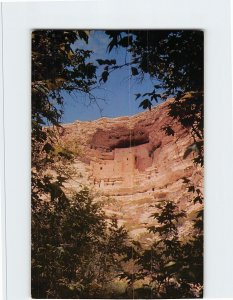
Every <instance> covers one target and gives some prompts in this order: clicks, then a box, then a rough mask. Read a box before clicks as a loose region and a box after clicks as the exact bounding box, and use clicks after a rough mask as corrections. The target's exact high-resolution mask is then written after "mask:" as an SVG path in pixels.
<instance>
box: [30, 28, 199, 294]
mask: <svg viewBox="0 0 233 300" xmlns="http://www.w3.org/2000/svg"><path fill="white" fill-rule="evenodd" d="M106 35H107V36H108V37H109V47H108V50H109V51H111V50H112V49H113V47H125V48H126V49H127V51H129V52H130V53H131V55H132V61H131V63H128V64H127V65H126V66H119V65H118V64H117V62H116V61H114V60H113V61H108V60H105V59H104V58H103V60H98V61H97V62H96V65H94V64H92V63H89V62H88V58H89V56H90V55H91V52H90V51H87V50H82V49H76V50H74V49H73V48H72V45H73V44H74V42H75V41H76V40H77V39H83V40H84V41H85V42H86V43H88V34H87V32H85V31H81V30H79V31H54V30H44V31H35V32H33V34H32V296H33V297H34V298H189V297H201V296H202V286H203V211H202V210H200V211H198V212H197V215H196V217H195V218H194V220H193V221H192V231H191V232H190V236H189V237H188V239H187V240H185V241H182V240H180V239H179V235H178V229H179V226H180V224H182V222H184V221H185V220H186V216H185V212H183V211H180V210H179V208H178V207H177V206H176V205H175V204H174V203H173V202H172V199H169V200H167V199H164V200H163V201H161V202H159V203H156V204H155V206H156V207H155V210H156V213H154V214H153V215H152V216H151V217H152V218H154V219H155V220H157V224H158V225H157V226H156V227H155V226H153V227H149V228H147V229H148V231H149V232H152V233H153V234H154V240H153V241H152V244H151V246H150V247H149V246H148V247H147V248H146V249H145V248H143V247H142V245H140V243H139V242H136V241H133V240H131V239H129V237H128V234H127V232H126V230H125V229H124V228H123V227H119V226H118V224H117V220H115V219H113V220H111V221H109V220H107V219H106V216H105V214H104V212H103V211H102V209H101V207H100V206H99V205H98V204H97V203H96V202H95V201H94V197H95V195H92V194H91V193H90V191H89V190H88V189H87V188H84V189H82V190H81V191H80V192H78V193H76V194H72V195H71V194H70V193H67V192H66V191H65V189H64V183H65V182H66V181H67V180H68V179H69V178H70V177H71V176H72V172H71V170H70V164H71V162H72V160H73V156H74V155H73V152H72V151H70V150H68V149H65V148H64V147H60V148H59V147H57V136H58V135H59V128H60V127H61V125H60V124H59V120H60V118H61V116H62V113H63V104H64V99H63V98H62V93H61V92H62V91H63V90H66V91H68V92H71V91H73V90H76V91H78V92H80V93H85V94H88V95H89V96H90V97H91V98H92V97H93V96H92V94H91V91H92V89H93V88H94V87H95V85H96V82H99V81H100V82H101V83H103V84H104V82H106V81H107V80H108V77H109V76H110V74H111V72H113V71H114V70H115V69H117V68H122V67H130V68H131V73H132V76H133V77H136V78H139V79H140V78H141V79H142V78H143V76H144V74H146V73H148V74H149V75H150V76H151V78H154V79H155V78H156V79H157V80H158V81H159V83H157V84H156V85H155V86H154V90H153V91H148V93H146V94H143V95H141V94H140V93H139V94H137V95H136V98H137V99H140V101H141V102H140V104H139V105H140V106H142V107H143V108H145V109H146V108H149V109H150V108H151V106H152V105H153V102H155V101H158V100H159V99H164V100H166V99H167V97H169V96H173V97H174V98H175V101H174V103H172V104H171V106H170V115H171V116H172V117H173V118H174V119H176V120H178V121H179V122H181V123H182V124H183V125H184V126H185V127H186V128H188V129H189V130H190V132H191V134H192V136H193V144H192V145H190V147H189V148H188V149H184V159H185V158H186V157H187V156H188V155H189V154H190V153H191V152H193V151H194V152H195V158H194V163H195V164H198V165H201V166H202V165H203V33H202V32H200V31H153V32H152V31H151V32H147V31H133V32H130V31H107V32H106ZM98 67H101V68H103V73H102V77H101V78H100V79H99V78H97V76H96V70H97V68H98ZM45 123H46V124H47V123H49V124H51V126H53V129H49V130H45V129H44V128H43V125H44V124H45ZM163 129H164V130H165V132H166V133H167V134H169V135H175V132H174V130H173V128H172V124H167V126H166V127H165V128H163ZM48 170H52V171H53V172H50V173H49V172H48ZM51 174H56V175H51ZM184 182H185V183H186V184H187V189H188V190H189V192H190V198H191V199H193V205H195V204H196V203H197V202H200V203H202V201H203V196H202V194H201V192H200V190H199V189H198V188H197V187H195V186H194V185H193V184H192V182H190V180H189V179H187V178H184Z"/></svg>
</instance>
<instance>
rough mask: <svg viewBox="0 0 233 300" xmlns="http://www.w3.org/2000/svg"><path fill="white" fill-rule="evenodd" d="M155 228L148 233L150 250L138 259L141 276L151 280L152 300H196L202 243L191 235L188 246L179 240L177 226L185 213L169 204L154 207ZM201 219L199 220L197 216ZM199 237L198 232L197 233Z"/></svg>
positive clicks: (168, 202)
mask: <svg viewBox="0 0 233 300" xmlns="http://www.w3.org/2000/svg"><path fill="white" fill-rule="evenodd" d="M155 208H156V213H154V214H152V217H153V218H154V219H155V220H157V224H158V225H156V226H150V227H148V231H150V232H153V233H154V234H155V235H156V237H157V238H156V239H155V242H154V243H153V245H152V246H151V248H150V249H148V250H145V252H144V253H143V255H142V256H141V258H140V262H141V264H142V266H143V270H144V272H143V274H144V276H145V277H149V278H150V285H151V289H152V295H153V297H154V298H196V297H201V296H202V288H201V287H202V283H203V269H202V268H203V261H202V260H203V253H202V250H203V249H202V247H203V244H202V241H201V239H199V237H198V238H197V236H195V235H196V234H197V232H196V231H195V229H196V226H197V223H196V221H195V222H194V226H193V229H194V232H193V234H192V235H191V236H190V239H189V241H188V242H184V241H182V240H181V239H180V237H179V234H178V233H179V224H180V222H181V220H182V219H184V218H185V217H186V214H185V212H184V211H179V209H178V207H177V206H176V205H175V204H174V203H173V202H171V201H163V202H161V203H159V204H158V205H155ZM199 217H200V216H199ZM199 233H200V232H199Z"/></svg>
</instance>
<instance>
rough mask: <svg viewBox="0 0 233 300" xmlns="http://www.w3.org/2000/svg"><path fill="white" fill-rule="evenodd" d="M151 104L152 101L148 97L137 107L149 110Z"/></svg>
mask: <svg viewBox="0 0 233 300" xmlns="http://www.w3.org/2000/svg"><path fill="white" fill-rule="evenodd" d="M151 106H152V103H151V101H150V100H149V99H145V100H143V101H142V102H141V103H140V104H139V107H142V108H143V109H147V108H149V109H150V110H151Z"/></svg>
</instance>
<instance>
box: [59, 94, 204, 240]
mask: <svg viewBox="0 0 233 300" xmlns="http://www.w3.org/2000/svg"><path fill="white" fill-rule="evenodd" d="M171 101H173V100H172V99H171V100H168V101H166V102H165V103H163V104H161V105H159V106H157V107H155V108H153V109H152V110H151V111H147V112H143V113H140V114H137V115H135V116H130V117H119V118H113V119H110V118H101V119H99V120H96V121H92V122H80V121H76V122H74V123H72V124H67V125H64V129H63V133H62V141H63V143H64V144H67V145H69V144H72V143H75V144H77V145H78V149H79V151H78V154H77V157H76V159H75V161H74V164H73V168H74V171H75V176H74V178H73V180H72V181H70V182H69V184H68V185H69V187H71V188H73V189H74V190H78V189H80V184H81V185H87V186H88V187H89V188H90V189H91V190H93V192H94V193H96V195H97V196H96V199H98V201H102V203H103V205H104V209H105V211H106V213H107V215H108V216H113V215H116V216H117V218H118V220H119V222H120V223H121V224H124V225H125V226H126V227H127V228H128V229H129V231H130V234H131V235H132V236H133V237H134V238H138V239H140V240H145V241H146V240H149V239H150V235H149V234H148V233H147V231H146V229H145V224H152V223H153V222H154V221H153V219H151V218H150V215H151V213H152V212H154V208H152V207H151V206H152V205H153V204H155V203H156V202H158V201H161V200H172V201H174V202H176V203H177V204H178V205H179V207H180V209H184V210H185V211H186V212H187V214H188V216H190V220H191V219H192V216H193V214H194V210H196V209H197V208H198V205H196V206H195V208H194V206H193V202H192V194H191V193H190V192H188V191H187V184H186V183H184V182H183V178H184V177H186V178H188V179H190V180H191V181H192V182H193V183H194V184H195V186H199V188H200V189H201V188H202V179H203V174H202V170H201V169H200V168H198V167H197V166H195V165H194V163H193V161H192V159H193V154H190V155H189V156H188V157H187V158H186V159H183V154H184V151H185V149H186V148H187V147H188V146H189V145H190V144H192V143H193V140H192V138H191V135H190V134H189V132H188V131H187V130H186V129H185V128H183V127H181V125H180V124H179V123H178V122H174V120H171V118H170V117H169V116H168V104H169V102H171ZM170 123H171V124H172V128H173V130H174V132H175V134H174V136H173V135H170V136H168V135H166V133H165V131H164V130H163V129H162V128H163V127H164V126H166V125H168V124H170ZM188 228H189V225H188V223H187V224H186V225H185V226H182V227H181V228H180V234H182V235H185V234H187V233H188Z"/></svg>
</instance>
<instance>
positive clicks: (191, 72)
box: [106, 30, 204, 165]
mask: <svg viewBox="0 0 233 300" xmlns="http://www.w3.org/2000/svg"><path fill="white" fill-rule="evenodd" d="M106 34H107V35H108V36H109V38H110V43H109V51H111V50H112V49H113V48H114V47H119V46H121V47H124V48H126V49H127V51H128V52H129V53H130V55H131V61H130V63H126V64H125V66H128V65H130V66H131V72H132V75H133V76H134V77H135V78H138V79H140V80H142V79H143V78H144V76H145V74H149V76H150V77H151V79H152V80H154V89H153V90H152V91H149V92H147V93H144V94H143V95H141V94H140V93H139V94H136V100H137V99H140V101H141V102H140V105H139V106H140V107H143V108H144V109H147V108H148V109H151V107H152V103H153V102H156V103H157V102H159V101H164V100H167V98H168V97H174V100H175V101H173V102H171V103H170V104H169V115H170V116H171V117H172V118H173V119H175V120H178V121H179V122H180V123H181V124H182V125H183V126H184V127H186V128H187V129H188V130H190V132H191V134H192V136H193V139H194V142H195V143H196V142H197V143H198V145H199V151H198V152H196V157H195V159H194V162H195V163H197V164H200V165H203V139H204V135H203V119H204V107H203V96H204V71H203V67H204V49H203V46H204V38H203V32H202V31H199V30H156V31H152V30H151V31H150V30H133V31H130V30H128V31H124V30H123V31H119V30H118V31H116V30H115V31H113V30H109V31H106ZM118 67H119V68H120V67H122V66H118ZM116 68H117V65H116V66H114V69H116ZM171 128H172V122H171V124H168V126H167V127H166V128H164V130H165V132H166V133H167V134H169V135H170V134H173V132H172V131H171V130H170V129H171Z"/></svg>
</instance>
